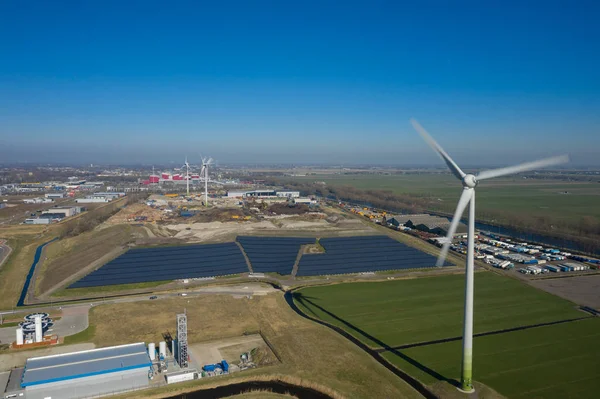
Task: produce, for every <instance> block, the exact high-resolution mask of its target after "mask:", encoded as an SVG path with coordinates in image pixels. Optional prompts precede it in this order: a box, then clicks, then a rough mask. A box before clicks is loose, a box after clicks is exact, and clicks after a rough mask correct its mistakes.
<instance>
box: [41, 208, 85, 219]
mask: <svg viewBox="0 0 600 399" xmlns="http://www.w3.org/2000/svg"><path fill="white" fill-rule="evenodd" d="M80 211H81V208H80V207H76V206H68V207H67V206H65V207H56V208H50V209H48V210H46V211H44V212H42V215H47V214H55V213H64V215H65V217H66V218H68V217H71V216H75V215H77V214H78V213H79V212H80Z"/></svg>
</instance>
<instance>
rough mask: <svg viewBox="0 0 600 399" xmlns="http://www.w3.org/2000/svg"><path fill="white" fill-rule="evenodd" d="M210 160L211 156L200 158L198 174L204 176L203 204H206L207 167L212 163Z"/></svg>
mask: <svg viewBox="0 0 600 399" xmlns="http://www.w3.org/2000/svg"><path fill="white" fill-rule="evenodd" d="M212 161H213V159H212V158H202V170H201V171H200V176H203V177H204V206H208V167H209V165H211V164H212Z"/></svg>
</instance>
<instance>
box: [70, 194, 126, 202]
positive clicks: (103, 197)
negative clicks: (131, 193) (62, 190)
mask: <svg viewBox="0 0 600 399" xmlns="http://www.w3.org/2000/svg"><path fill="white" fill-rule="evenodd" d="M125 195H126V194H125V193H124V192H110V193H94V194H92V195H88V196H87V197H85V198H77V199H76V200H75V202H77V203H79V204H92V203H105V202H110V201H112V200H114V199H117V198H121V197H124V196H125Z"/></svg>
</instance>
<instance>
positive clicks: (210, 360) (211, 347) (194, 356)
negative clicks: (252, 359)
mask: <svg viewBox="0 0 600 399" xmlns="http://www.w3.org/2000/svg"><path fill="white" fill-rule="evenodd" d="M256 347H266V344H265V342H264V341H263V339H262V337H261V336H260V335H259V334H253V335H247V336H243V337H236V338H226V339H222V340H218V341H211V342H205V343H201V344H193V345H190V352H191V353H190V357H191V360H192V362H193V363H194V364H195V366H196V367H197V368H198V369H200V368H201V367H202V366H204V365H206V364H214V363H218V362H220V361H221V360H223V359H225V360H227V361H228V362H229V363H234V362H235V363H238V362H239V356H240V355H241V354H242V353H243V352H247V351H249V350H251V349H253V348H256ZM238 352H239V353H238Z"/></svg>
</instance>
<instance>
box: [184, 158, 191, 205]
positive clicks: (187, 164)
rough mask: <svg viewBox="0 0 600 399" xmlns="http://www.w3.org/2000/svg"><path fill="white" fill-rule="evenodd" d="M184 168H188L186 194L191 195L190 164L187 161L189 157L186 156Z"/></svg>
mask: <svg viewBox="0 0 600 399" xmlns="http://www.w3.org/2000/svg"><path fill="white" fill-rule="evenodd" d="M183 167H184V168H186V175H185V180H186V183H185V184H186V189H187V190H186V192H187V195H188V196H189V195H190V164H189V163H188V160H187V155H186V156H185V163H184V164H183Z"/></svg>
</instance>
